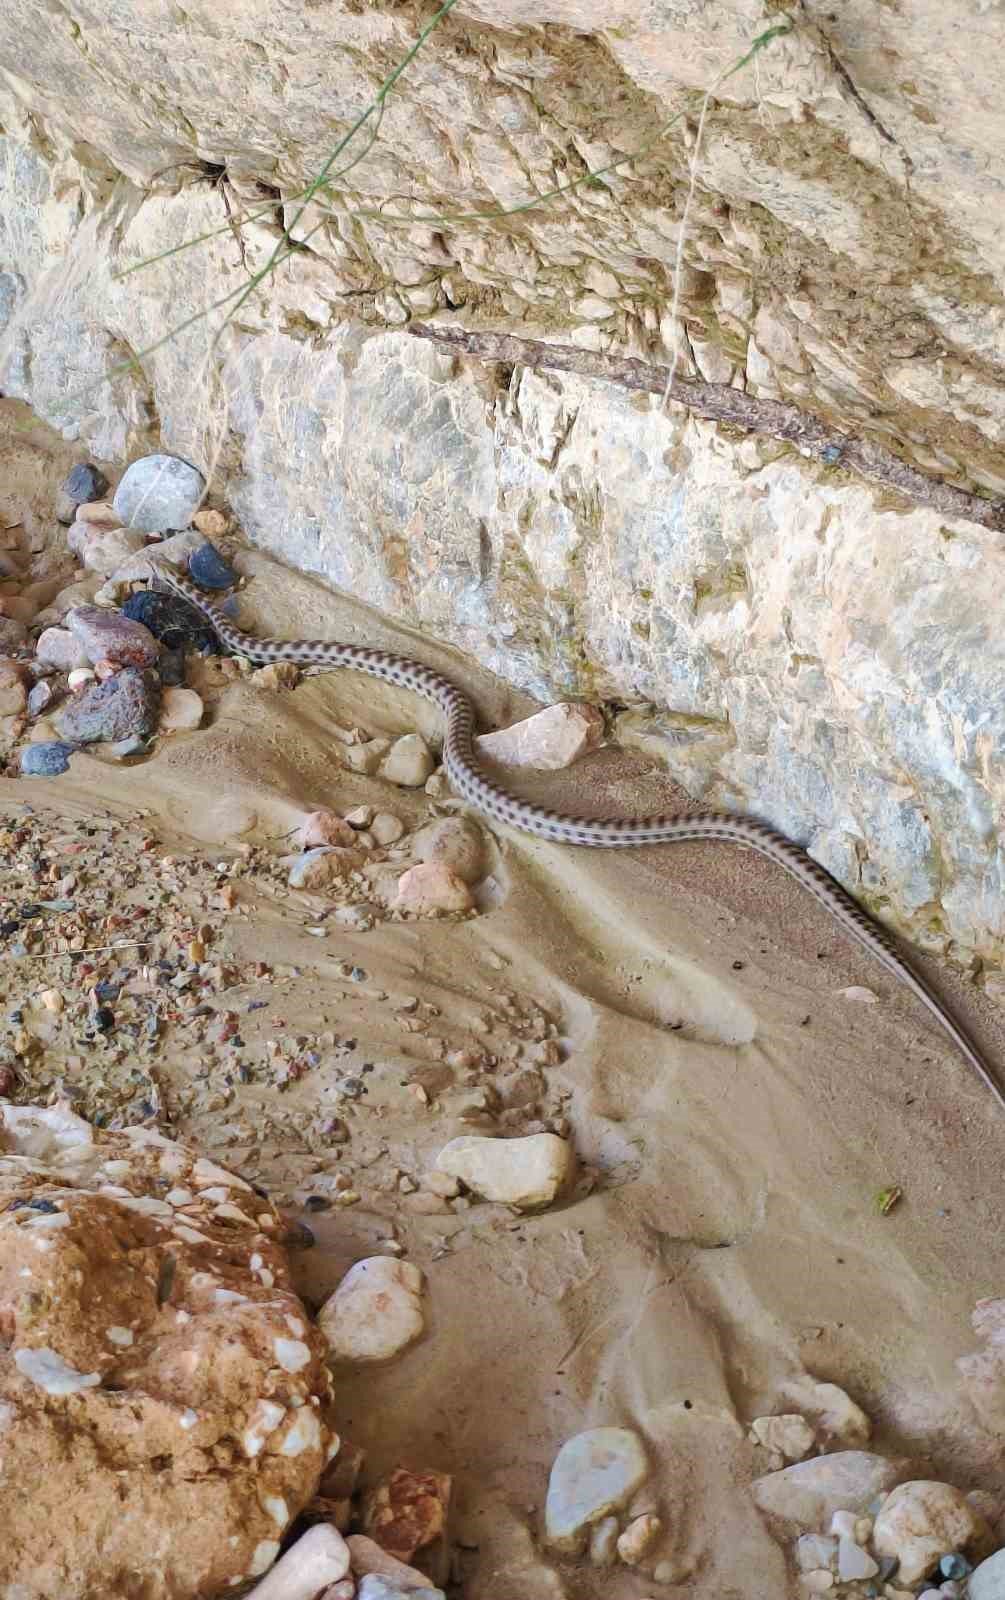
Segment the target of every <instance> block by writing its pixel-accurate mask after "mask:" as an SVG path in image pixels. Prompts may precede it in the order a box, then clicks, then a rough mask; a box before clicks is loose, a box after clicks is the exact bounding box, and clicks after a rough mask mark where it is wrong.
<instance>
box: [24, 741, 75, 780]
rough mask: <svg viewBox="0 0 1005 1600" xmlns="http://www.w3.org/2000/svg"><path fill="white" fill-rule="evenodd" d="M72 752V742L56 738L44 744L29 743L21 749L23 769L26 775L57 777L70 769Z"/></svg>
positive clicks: (32, 776)
mask: <svg viewBox="0 0 1005 1600" xmlns="http://www.w3.org/2000/svg"><path fill="white" fill-rule="evenodd" d="M72 754H73V745H72V744H62V743H60V742H59V741H58V740H54V739H53V740H47V741H46V743H44V744H28V745H25V747H24V749H23V750H22V751H21V771H22V772H23V773H24V774H25V776H26V777H31V778H55V777H58V776H59V774H60V773H61V772H66V771H67V770H68V768H69V765H70V757H71V756H72Z"/></svg>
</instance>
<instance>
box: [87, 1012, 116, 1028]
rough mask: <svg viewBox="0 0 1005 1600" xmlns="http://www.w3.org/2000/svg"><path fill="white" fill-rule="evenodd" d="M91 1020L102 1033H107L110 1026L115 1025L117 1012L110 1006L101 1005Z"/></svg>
mask: <svg viewBox="0 0 1005 1600" xmlns="http://www.w3.org/2000/svg"><path fill="white" fill-rule="evenodd" d="M91 1021H92V1023H93V1024H94V1026H95V1027H96V1028H97V1029H98V1031H99V1032H100V1033H107V1032H108V1030H109V1028H114V1027H115V1012H114V1011H112V1010H111V1009H110V1008H109V1007H108V1006H99V1007H98V1009H97V1011H95V1013H94V1015H93V1016H92V1017H91Z"/></svg>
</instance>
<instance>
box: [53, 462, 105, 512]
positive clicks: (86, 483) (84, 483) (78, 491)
mask: <svg viewBox="0 0 1005 1600" xmlns="http://www.w3.org/2000/svg"><path fill="white" fill-rule="evenodd" d="M108 489H109V483H108V479H107V478H106V477H105V474H104V473H103V472H99V470H98V468H97V467H95V466H92V465H91V463H90V462H89V461H78V463H77V465H76V466H75V467H71V468H70V470H69V472H68V473H67V475H66V477H65V478H64V479H63V488H62V493H63V494H65V495H66V498H67V499H68V500H72V501H73V504H74V505H75V506H79V505H90V504H91V503H92V502H93V501H95V500H103V499H104V497H105V495H106V494H107V493H108Z"/></svg>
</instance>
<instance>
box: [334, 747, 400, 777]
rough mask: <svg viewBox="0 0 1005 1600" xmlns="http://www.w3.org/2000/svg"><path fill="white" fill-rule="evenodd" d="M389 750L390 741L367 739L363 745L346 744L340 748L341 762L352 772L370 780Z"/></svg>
mask: <svg viewBox="0 0 1005 1600" xmlns="http://www.w3.org/2000/svg"><path fill="white" fill-rule="evenodd" d="M390 748H391V741H390V739H367V740H366V741H365V742H364V743H363V744H346V745H343V746H342V760H343V761H344V762H345V764H346V766H347V767H351V768H352V771H353V772H362V773H364V774H365V775H366V776H367V777H368V778H372V777H373V775H374V773H375V772H376V771H377V768H378V767H379V766H380V763H381V761H382V760H383V759H384V757H385V755H386V754H387V752H388V751H389V750H390Z"/></svg>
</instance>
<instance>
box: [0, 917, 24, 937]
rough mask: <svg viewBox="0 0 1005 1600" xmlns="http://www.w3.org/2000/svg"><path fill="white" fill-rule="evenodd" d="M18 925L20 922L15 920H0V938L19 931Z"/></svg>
mask: <svg viewBox="0 0 1005 1600" xmlns="http://www.w3.org/2000/svg"><path fill="white" fill-rule="evenodd" d="M20 927H21V924H20V922H19V921H16V920H15V921H14V922H0V939H9V938H11V936H12V935H13V934H15V933H17V932H19V930H20Z"/></svg>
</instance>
